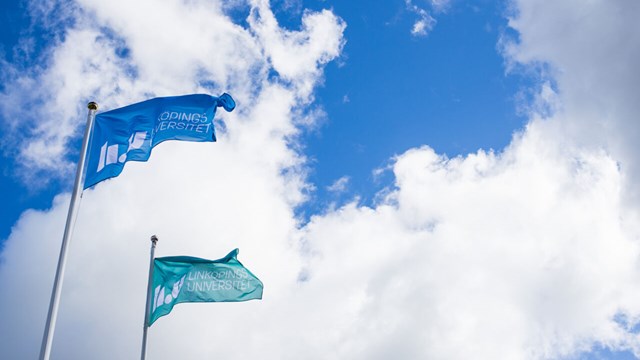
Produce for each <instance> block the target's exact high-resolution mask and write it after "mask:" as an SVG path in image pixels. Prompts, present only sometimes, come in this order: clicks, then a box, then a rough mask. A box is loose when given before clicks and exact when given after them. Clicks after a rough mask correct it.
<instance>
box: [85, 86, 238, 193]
mask: <svg viewBox="0 0 640 360" xmlns="http://www.w3.org/2000/svg"><path fill="white" fill-rule="evenodd" d="M220 106H221V107H223V108H224V109H225V110H227V111H232V110H233V109H234V108H235V106H236V104H235V102H234V101H233V98H232V97H231V96H230V95H229V94H222V95H221V96H220V97H215V96H211V95H205V94H193V95H184V96H172V97H161V98H155V99H150V100H147V101H143V102H139V103H136V104H131V105H128V106H125V107H122V108H119V109H115V110H111V111H107V112H103V113H100V114H98V115H96V118H95V122H94V127H93V133H92V135H91V142H90V144H89V150H88V161H87V167H86V177H85V180H84V189H86V188H89V187H91V186H93V185H95V184H97V183H99V182H100V181H102V180H105V179H108V178H112V177H116V176H118V175H120V173H121V172H122V169H123V168H124V164H125V163H126V162H127V161H147V160H148V159H149V156H150V155H151V149H153V147H154V146H156V145H158V144H160V143H161V142H163V141H165V140H185V141H199V142H201V141H216V135H215V130H214V128H213V117H214V115H215V113H216V108H218V107H220Z"/></svg>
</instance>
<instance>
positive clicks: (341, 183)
mask: <svg viewBox="0 0 640 360" xmlns="http://www.w3.org/2000/svg"><path fill="white" fill-rule="evenodd" d="M350 180H351V178H350V177H349V176H346V175H345V176H342V177H341V178H339V179H338V180H336V181H334V182H333V184H331V185H329V186H327V190H329V191H330V192H335V193H341V192H344V191H345V190H347V186H349V181H350Z"/></svg>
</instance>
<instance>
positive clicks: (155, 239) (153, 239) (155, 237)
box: [151, 235, 158, 244]
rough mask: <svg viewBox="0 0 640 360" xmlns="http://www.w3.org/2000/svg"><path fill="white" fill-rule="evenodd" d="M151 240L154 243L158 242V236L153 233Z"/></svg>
mask: <svg viewBox="0 0 640 360" xmlns="http://www.w3.org/2000/svg"><path fill="white" fill-rule="evenodd" d="M151 242H152V243H154V244H155V243H157V242H158V237H157V236H155V235H151Z"/></svg>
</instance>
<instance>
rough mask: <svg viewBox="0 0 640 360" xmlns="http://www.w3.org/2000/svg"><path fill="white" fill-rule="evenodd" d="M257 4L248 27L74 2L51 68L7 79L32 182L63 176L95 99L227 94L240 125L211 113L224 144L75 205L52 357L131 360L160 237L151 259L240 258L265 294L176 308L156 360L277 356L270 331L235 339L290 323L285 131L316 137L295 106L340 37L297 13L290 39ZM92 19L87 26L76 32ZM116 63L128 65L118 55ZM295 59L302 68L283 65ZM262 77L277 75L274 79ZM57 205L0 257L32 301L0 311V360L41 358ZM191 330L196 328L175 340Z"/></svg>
mask: <svg viewBox="0 0 640 360" xmlns="http://www.w3.org/2000/svg"><path fill="white" fill-rule="evenodd" d="M251 5H252V15H251V19H250V21H249V27H248V28H242V27H241V26H238V25H236V24H234V23H232V21H231V20H230V19H229V18H228V17H226V16H225V15H224V14H223V13H222V11H221V10H220V4H219V3H218V2H210V1H207V2H204V1H195V2H187V3H184V2H179V1H168V2H164V3H162V4H159V3H156V2H130V1H113V2H102V1H83V2H82V3H80V6H81V7H79V9H78V10H77V13H76V15H75V16H76V18H75V20H76V22H75V24H74V25H73V26H71V27H69V28H67V29H66V33H65V35H64V36H63V37H62V38H61V40H60V42H59V43H56V44H54V46H53V47H52V48H51V49H50V54H49V55H48V57H47V58H46V59H47V63H46V66H43V68H42V69H39V70H37V71H31V70H30V71H28V72H26V73H24V72H19V71H17V69H16V71H15V76H13V77H12V81H13V84H15V85H16V86H7V87H6V88H7V89H8V90H7V91H6V92H5V93H4V94H3V97H2V99H0V104H1V107H2V110H3V111H4V115H5V116H6V117H5V119H7V121H8V122H9V123H8V124H6V125H5V126H8V127H11V126H15V127H18V126H25V124H35V126H36V127H37V131H35V132H33V133H29V134H26V135H23V136H21V137H20V138H18V139H17V140H16V141H15V142H14V145H15V146H16V148H17V149H18V153H19V154H21V156H22V157H24V158H25V159H28V160H29V161H28V162H26V166H25V170H24V172H25V173H26V174H28V173H31V172H32V171H42V172H43V173H46V174H47V175H48V176H52V175H54V176H56V175H57V176H68V174H69V173H70V172H71V171H70V170H71V169H70V168H71V167H72V165H71V163H65V162H64V161H61V160H62V159H64V158H65V157H64V155H65V154H66V153H67V152H68V146H69V142H70V141H71V139H72V138H77V136H78V134H77V132H78V130H77V129H78V128H80V127H81V124H82V123H83V119H84V118H85V116H86V115H85V111H86V110H85V109H84V103H86V102H87V101H88V100H89V99H91V100H93V99H95V100H97V101H98V102H99V103H100V105H101V108H102V109H109V108H113V107H116V106H121V105H124V104H127V103H130V102H133V101H137V100H142V99H145V98H147V97H150V96H154V95H157V96H162V95H175V94H179V93H189V92H209V93H213V94H219V93H221V92H222V91H228V92H229V93H231V94H232V95H233V96H234V97H235V99H236V102H237V103H238V108H237V109H236V111H235V112H233V113H230V114H226V113H224V112H221V116H222V117H223V118H224V120H225V125H226V126H225V131H223V132H222V133H220V134H219V142H218V143H212V144H184V143H175V142H168V143H164V144H162V146H160V147H158V148H156V149H155V150H154V154H153V156H152V158H151V159H150V161H149V162H147V163H144V164H141V163H129V164H127V166H126V169H125V171H124V172H123V174H122V175H121V176H120V177H119V178H118V179H116V181H107V182H105V183H101V184H99V185H98V186H97V187H96V188H95V190H91V191H88V192H85V194H84V198H83V204H82V207H81V210H80V215H79V219H78V225H77V229H76V233H75V237H74V239H73V240H74V241H73V242H72V244H71V250H70V255H69V263H68V267H67V277H66V280H65V284H64V288H63V294H62V302H61V309H60V316H59V321H58V325H57V328H56V333H55V342H54V347H53V358H54V359H55V358H63V359H86V358H94V359H100V358H103V359H114V358H123V359H124V358H130V357H135V356H136V355H135V354H138V353H139V340H140V335H141V332H140V330H141V321H142V318H141V315H142V312H143V310H142V309H143V307H141V305H143V303H144V294H143V292H144V290H143V291H142V292H140V291H138V290H140V289H143V288H144V286H145V285H144V284H145V281H146V275H144V273H145V272H146V270H144V269H145V268H146V267H147V266H148V263H147V260H146V256H145V254H146V253H147V252H148V246H149V241H148V238H149V236H150V235H151V234H152V233H157V234H158V236H159V237H160V243H159V246H158V252H157V255H158V256H162V255H173V254H180V253H182V254H191V255H196V256H202V257H208V258H216V257H219V256H223V255H224V254H226V253H227V252H228V251H229V250H231V249H232V248H234V247H239V248H240V249H241V255H240V259H241V261H243V262H244V263H245V264H246V265H247V266H248V267H249V268H250V269H251V270H252V271H254V272H255V273H256V274H258V275H259V276H260V278H261V279H262V280H263V281H264V282H265V283H266V284H268V285H267V286H266V289H265V300H263V301H261V302H254V303H246V304H241V306H237V305H238V304H222V307H221V306H214V307H207V308H202V307H199V306H197V305H196V306H195V307H194V308H192V309H189V308H188V307H183V309H178V308H176V311H177V313H176V314H181V315H178V316H175V319H176V320H177V322H171V321H165V322H164V324H163V323H160V322H158V323H157V324H155V325H154V327H153V328H152V329H151V331H150V339H149V341H150V347H149V356H150V357H153V358H167V359H169V358H199V357H207V354H210V353H212V352H217V351H218V350H217V349H218V348H219V347H221V346H225V347H227V346H228V347H231V348H234V349H235V354H236V356H238V357H239V358H243V357H244V356H243V354H246V353H248V352H251V351H258V350H259V348H264V349H267V350H269V351H270V353H272V354H274V356H278V354H279V353H280V352H283V351H285V348H281V347H280V346H279V344H278V343H268V344H262V343H263V342H264V341H265V339H268V338H269V337H268V336H267V335H268V334H269V333H268V332H267V333H254V335H248V336H249V337H250V339H249V340H247V341H251V342H252V343H254V344H257V346H259V348H258V347H255V348H245V342H244V340H243V339H241V338H240V337H238V334H239V333H241V332H244V330H243V329H246V327H247V326H250V325H251V324H255V323H256V321H259V322H260V323H261V324H262V325H261V326H260V327H261V328H262V329H264V330H268V331H270V332H273V333H274V334H278V332H279V331H280V329H279V323H277V322H276V321H275V320H276V317H277V316H278V314H280V315H283V314H287V311H286V305H285V301H283V299H284V300H286V299H287V298H288V297H290V296H292V294H295V284H296V281H297V280H296V279H297V278H298V272H299V270H300V266H299V263H300V255H299V254H298V252H297V250H296V249H297V245H296V243H295V242H294V241H293V238H292V234H293V233H295V232H296V231H297V230H296V224H297V219H296V218H295V216H294V213H293V209H294V207H296V206H297V205H298V204H299V203H300V201H302V199H303V196H302V190H303V188H304V187H306V186H307V185H306V184H305V183H304V171H303V169H302V168H301V166H300V165H302V163H303V161H304V158H303V157H302V155H301V154H299V153H297V152H296V151H294V150H292V147H291V146H290V145H291V141H292V139H294V138H295V136H296V134H297V133H298V131H299V130H300V129H299V128H297V127H296V126H294V124H297V125H298V126H300V125H301V124H312V121H313V119H312V118H311V117H312V116H314V115H313V114H319V115H321V114H322V112H321V111H318V112H312V113H311V114H310V113H308V112H307V113H305V114H304V118H299V117H300V114H301V112H300V111H298V108H300V107H302V106H304V105H306V104H307V103H308V102H309V101H311V99H312V89H313V87H314V86H316V85H317V84H318V83H320V82H321V81H322V71H321V69H322V66H323V65H324V64H326V63H327V62H329V61H331V60H332V59H333V58H334V57H335V56H337V55H338V54H339V51H340V47H341V46H342V31H343V30H344V24H343V23H342V21H341V20H340V19H339V18H337V17H336V16H335V15H333V14H332V13H331V12H328V11H323V12H319V13H313V12H307V13H305V14H304V17H303V24H304V25H303V28H302V29H301V30H300V31H292V30H285V29H282V28H280V27H279V26H278V24H277V23H276V22H275V19H274V17H273V15H272V14H271V12H270V9H269V7H268V6H267V3H266V2H262V1H256V2H253V3H252V4H251ZM45 8H46V7H45ZM50 8H55V6H52V7H50ZM151 8H153V9H154V10H153V11H148V10H149V9H151ZM80 9H81V10H80ZM87 14H91V15H93V17H92V18H91V21H85V20H84V19H85V15H87ZM122 53H128V56H124V57H122V56H118V55H117V54H122ZM298 54H304V57H303V58H298V59H297V60H291V61H289V60H287V59H288V58H293V57H294V56H297V55H298ZM271 70H275V71H276V72H278V74H279V75H280V76H278V77H273V76H271V77H270V74H269V72H270V71H271ZM203 81H206V83H207V84H212V85H206V86H205V85H202V84H203ZM36 100H37V101H38V102H40V103H42V104H46V109H47V112H45V113H39V114H38V115H33V116H30V117H29V118H28V120H29V121H25V119H24V118H23V119H18V118H15V117H11V116H9V115H12V114H17V113H18V110H19V106H16V105H20V104H26V103H29V102H33V101H36ZM68 104H82V106H81V105H78V106H77V107H75V108H69V106H68ZM305 126H306V125H305ZM16 134H19V132H18V131H16V132H14V133H12V135H16ZM185 145H187V146H185ZM25 161H26V160H25ZM67 201H68V200H67V198H66V197H65V196H62V197H60V198H58V199H57V200H56V201H55V203H54V204H53V206H52V208H51V209H49V210H47V211H42V212H27V213H25V214H24V215H23V216H22V218H21V219H20V221H19V222H18V223H17V224H16V225H15V227H14V230H13V231H12V233H11V235H10V237H9V239H8V240H7V241H6V243H5V248H4V249H3V251H2V253H1V254H0V256H1V259H2V262H1V265H0V279H1V280H2V283H3V284H4V286H6V287H8V288H11V289H12V290H11V292H12V294H23V295H24V294H28V296H27V297H28V299H25V300H21V298H22V296H23V295H18V296H11V297H2V300H0V305H1V306H0V317H1V318H2V319H3V320H2V322H0V349H1V350H0V353H1V354H2V355H1V357H3V358H5V357H6V358H14V359H22V358H35V357H36V355H37V352H38V350H39V344H40V339H41V336H42V331H43V328H44V327H43V326H44V315H45V312H46V309H47V304H48V301H49V291H50V288H51V283H52V278H53V273H54V268H55V261H56V260H57V253H58V250H59V241H60V239H61V236H62V233H61V231H62V229H61V226H62V224H63V223H64V215H65V213H66V206H67V204H66V202H67ZM134 274H138V275H142V276H138V275H134ZM292 284H293V287H291V286H292ZM259 309H262V310H259ZM274 309H276V310H274ZM194 310H196V311H194ZM202 311H204V312H202ZM256 311H258V312H256ZM208 312H209V315H206V313H208ZM259 313H261V314H262V315H260V314H259ZM256 316H257V317H256ZM186 319H191V320H189V321H188V322H186V323H184V322H182V321H185V320H186ZM202 319H206V320H204V321H202ZM163 320H164V319H163ZM213 322H215V323H216V324H218V325H219V324H222V323H225V324H227V326H226V327H223V326H218V325H216V326H211V324H212V323H213ZM234 324H236V325H234ZM265 324H266V325H265ZM236 326H238V327H236ZM186 328H190V329H191V330H190V331H189V332H187V333H184V332H183V331H182V330H184V329H186ZM176 329H178V330H176ZM180 329H182V330H180ZM183 333H184V334H185V336H180V337H176V335H177V334H183ZM214 338H215V339H217V340H216V341H215V342H214V343H212V342H211V339H214ZM163 339H174V340H173V341H168V340H163ZM176 343H179V345H177V346H176ZM233 344H236V345H235V346H234V345H233Z"/></svg>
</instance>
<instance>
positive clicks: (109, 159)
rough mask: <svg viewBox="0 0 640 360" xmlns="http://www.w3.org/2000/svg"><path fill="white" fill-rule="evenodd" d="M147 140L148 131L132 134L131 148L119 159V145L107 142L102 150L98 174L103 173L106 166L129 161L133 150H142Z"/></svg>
mask: <svg viewBox="0 0 640 360" xmlns="http://www.w3.org/2000/svg"><path fill="white" fill-rule="evenodd" d="M146 139H147V132H146V131H139V132H136V133H135V134H132V135H131V137H130V138H129V146H128V147H127V151H126V152H125V153H124V154H122V155H120V157H118V148H119V145H118V144H115V145H109V144H108V143H107V142H105V143H104V145H102V147H101V148H100V159H99V160H98V169H97V170H96V172H100V171H102V169H104V167H105V166H107V165H111V164H115V163H117V162H121V163H123V162H125V161H127V154H128V153H129V151H131V150H135V149H140V148H141V147H142V145H144V141H145V140H146Z"/></svg>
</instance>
